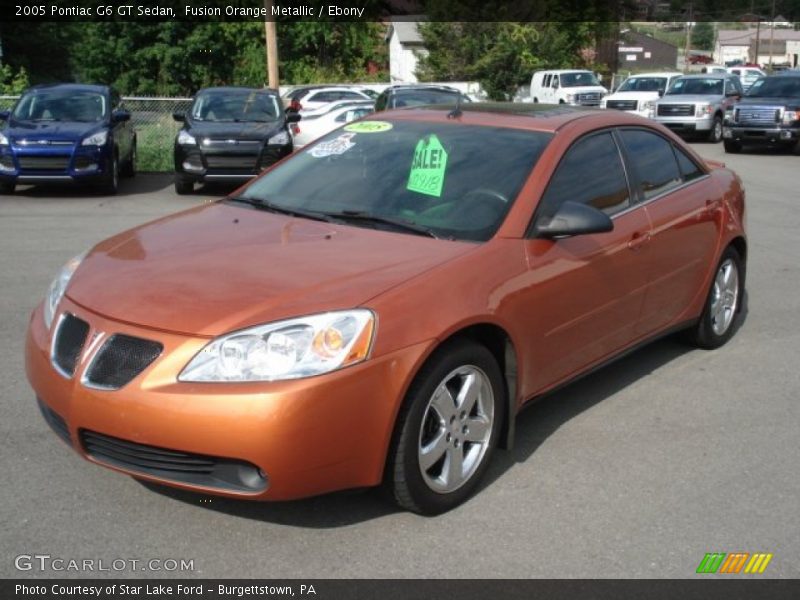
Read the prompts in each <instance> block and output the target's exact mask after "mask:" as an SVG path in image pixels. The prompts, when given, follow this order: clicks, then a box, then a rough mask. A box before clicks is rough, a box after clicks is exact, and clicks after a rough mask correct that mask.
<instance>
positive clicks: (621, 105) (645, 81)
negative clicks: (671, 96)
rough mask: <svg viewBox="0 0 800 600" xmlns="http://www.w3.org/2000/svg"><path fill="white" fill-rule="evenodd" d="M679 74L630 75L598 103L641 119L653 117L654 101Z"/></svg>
mask: <svg viewBox="0 0 800 600" xmlns="http://www.w3.org/2000/svg"><path fill="white" fill-rule="evenodd" d="M680 76H681V74H680V73H641V74H639V75H631V76H630V77H628V78H627V79H626V80H625V81H623V82H622V85H620V86H619V87H618V88H617V90H616V91H615V92H614V93H613V94H610V95H609V96H606V97H605V98H603V99H602V100H601V101H600V107H601V108H612V109H615V110H624V111H626V112H629V113H631V114H636V115H641V116H643V117H651V118H652V117H653V115H654V114H655V105H656V100H658V99H659V98H660V97H661V96H663V95H664V92H666V91H667V88H668V87H669V86H670V85H671V84H672V82H673V81H675V80H676V79H677V78H678V77H680Z"/></svg>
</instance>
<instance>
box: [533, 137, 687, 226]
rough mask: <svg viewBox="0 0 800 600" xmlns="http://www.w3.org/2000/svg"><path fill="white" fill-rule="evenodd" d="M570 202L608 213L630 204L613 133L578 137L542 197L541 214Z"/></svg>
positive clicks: (550, 215)
mask: <svg viewBox="0 0 800 600" xmlns="http://www.w3.org/2000/svg"><path fill="white" fill-rule="evenodd" d="M673 162H674V159H673ZM566 201H570V202H579V203H581V204H588V205H589V206H594V207H595V208H597V209H600V210H602V211H603V212H604V213H606V214H607V215H613V214H615V213H618V212H620V211H622V210H624V209H626V208H627V207H628V206H629V205H630V195H629V193H628V182H627V179H626V178H625V171H624V170H623V168H622V161H621V160H620V156H619V150H618V148H617V144H616V142H615V141H614V138H613V136H612V135H611V133H610V132H604V133H600V134H596V135H592V136H590V137H587V138H583V139H581V140H578V141H577V142H576V143H575V144H574V145H573V146H572V147H571V148H570V149H569V150H567V152H566V154H565V155H564V158H563V159H561V163H560V164H559V165H558V168H557V169H556V172H555V174H554V175H553V177H552V179H550V183H549V185H548V186H547V190H546V191H545V193H544V196H543V197H542V201H541V205H540V207H539V212H538V214H539V216H545V217H552V216H553V215H554V214H555V212H556V210H558V207H559V206H560V205H561V203H562V202H566Z"/></svg>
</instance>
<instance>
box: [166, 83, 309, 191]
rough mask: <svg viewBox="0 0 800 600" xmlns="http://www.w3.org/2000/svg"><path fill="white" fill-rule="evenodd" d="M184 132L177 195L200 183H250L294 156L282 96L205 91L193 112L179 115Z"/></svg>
mask: <svg viewBox="0 0 800 600" xmlns="http://www.w3.org/2000/svg"><path fill="white" fill-rule="evenodd" d="M173 116H174V118H175V120H176V121H179V122H181V123H183V127H181V130H180V131H179V132H178V135H177V137H176V138H175V149H174V160H175V191H176V192H177V193H178V194H189V193H191V192H192V190H193V189H194V184H195V183H201V182H206V181H246V180H248V179H250V178H251V177H253V176H254V175H257V174H258V173H260V172H261V171H262V170H263V169H265V168H267V167H269V166H271V165H272V164H274V163H275V162H277V161H279V160H280V159H281V158H283V157H284V156H287V155H289V154H291V153H292V136H291V134H290V133H289V128H288V127H289V123H292V122H297V121H298V120H299V119H300V117H299V116H298V115H297V114H294V115H287V114H286V113H285V112H284V110H283V104H282V103H281V101H280V98H279V97H278V94H277V92H275V91H274V90H269V89H258V88H256V89H251V88H240V87H216V88H205V89H202V90H200V91H199V92H197V94H196V95H195V97H194V100H193V101H192V106H191V108H190V109H189V112H187V113H183V112H176V113H175V114H174V115H173Z"/></svg>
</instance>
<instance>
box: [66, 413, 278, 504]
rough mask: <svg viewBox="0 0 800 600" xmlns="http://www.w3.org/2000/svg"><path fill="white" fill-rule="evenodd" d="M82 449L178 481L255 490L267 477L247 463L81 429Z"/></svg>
mask: <svg viewBox="0 0 800 600" xmlns="http://www.w3.org/2000/svg"><path fill="white" fill-rule="evenodd" d="M80 439H81V444H82V445H83V449H84V451H85V452H86V454H88V455H89V456H91V457H92V458H94V459H95V460H96V461H98V462H101V463H104V464H107V465H111V466H114V467H119V468H121V469H126V470H128V471H133V472H135V473H142V474H144V475H151V476H153V477H158V478H160V479H167V480H170V481H175V482H179V483H186V484H190V485H197V486H203V487H213V488H222V489H227V490H235V491H243V492H257V491H263V490H265V489H266V487H267V479H266V477H264V476H263V475H262V474H261V473H260V471H259V469H258V467H256V466H255V465H252V464H250V463H247V462H244V461H239V460H232V459H226V458H217V457H215V456H207V455H203V454H192V453H189V452H180V451H177V450H168V449H166V448H159V447H156V446H148V445H145V444H139V443H136V442H131V441H129V440H123V439H120V438H116V437H111V436H109V435H104V434H101V433H97V432H94V431H89V430H86V429H82V430H81V432H80Z"/></svg>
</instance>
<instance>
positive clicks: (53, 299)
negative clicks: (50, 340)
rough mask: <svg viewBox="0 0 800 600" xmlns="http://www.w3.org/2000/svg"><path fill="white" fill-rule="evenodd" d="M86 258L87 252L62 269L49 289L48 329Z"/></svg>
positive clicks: (47, 298) (45, 307)
mask: <svg viewBox="0 0 800 600" xmlns="http://www.w3.org/2000/svg"><path fill="white" fill-rule="evenodd" d="M85 257H86V252H84V253H83V254H79V255H78V256H76V257H75V258H73V259H71V260H70V261H69V262H67V264H65V265H64V266H63V267H61V270H60V271H59V272H58V275H56V278H55V279H54V280H53V283H51V284H50V287H49V288H48V289H47V296H45V299H44V324H45V325H46V326H47V328H48V329H50V325H52V323H53V317H54V316H55V314H56V309H57V308H58V303H59V302H61V298H63V297H64V292H65V291H66V290H67V286H68V285H69V282H70V280H71V279H72V275H73V274H74V273H75V270H76V269H77V268H78V266H79V265H80V264H81V262H82V261H83V259H84V258H85Z"/></svg>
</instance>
